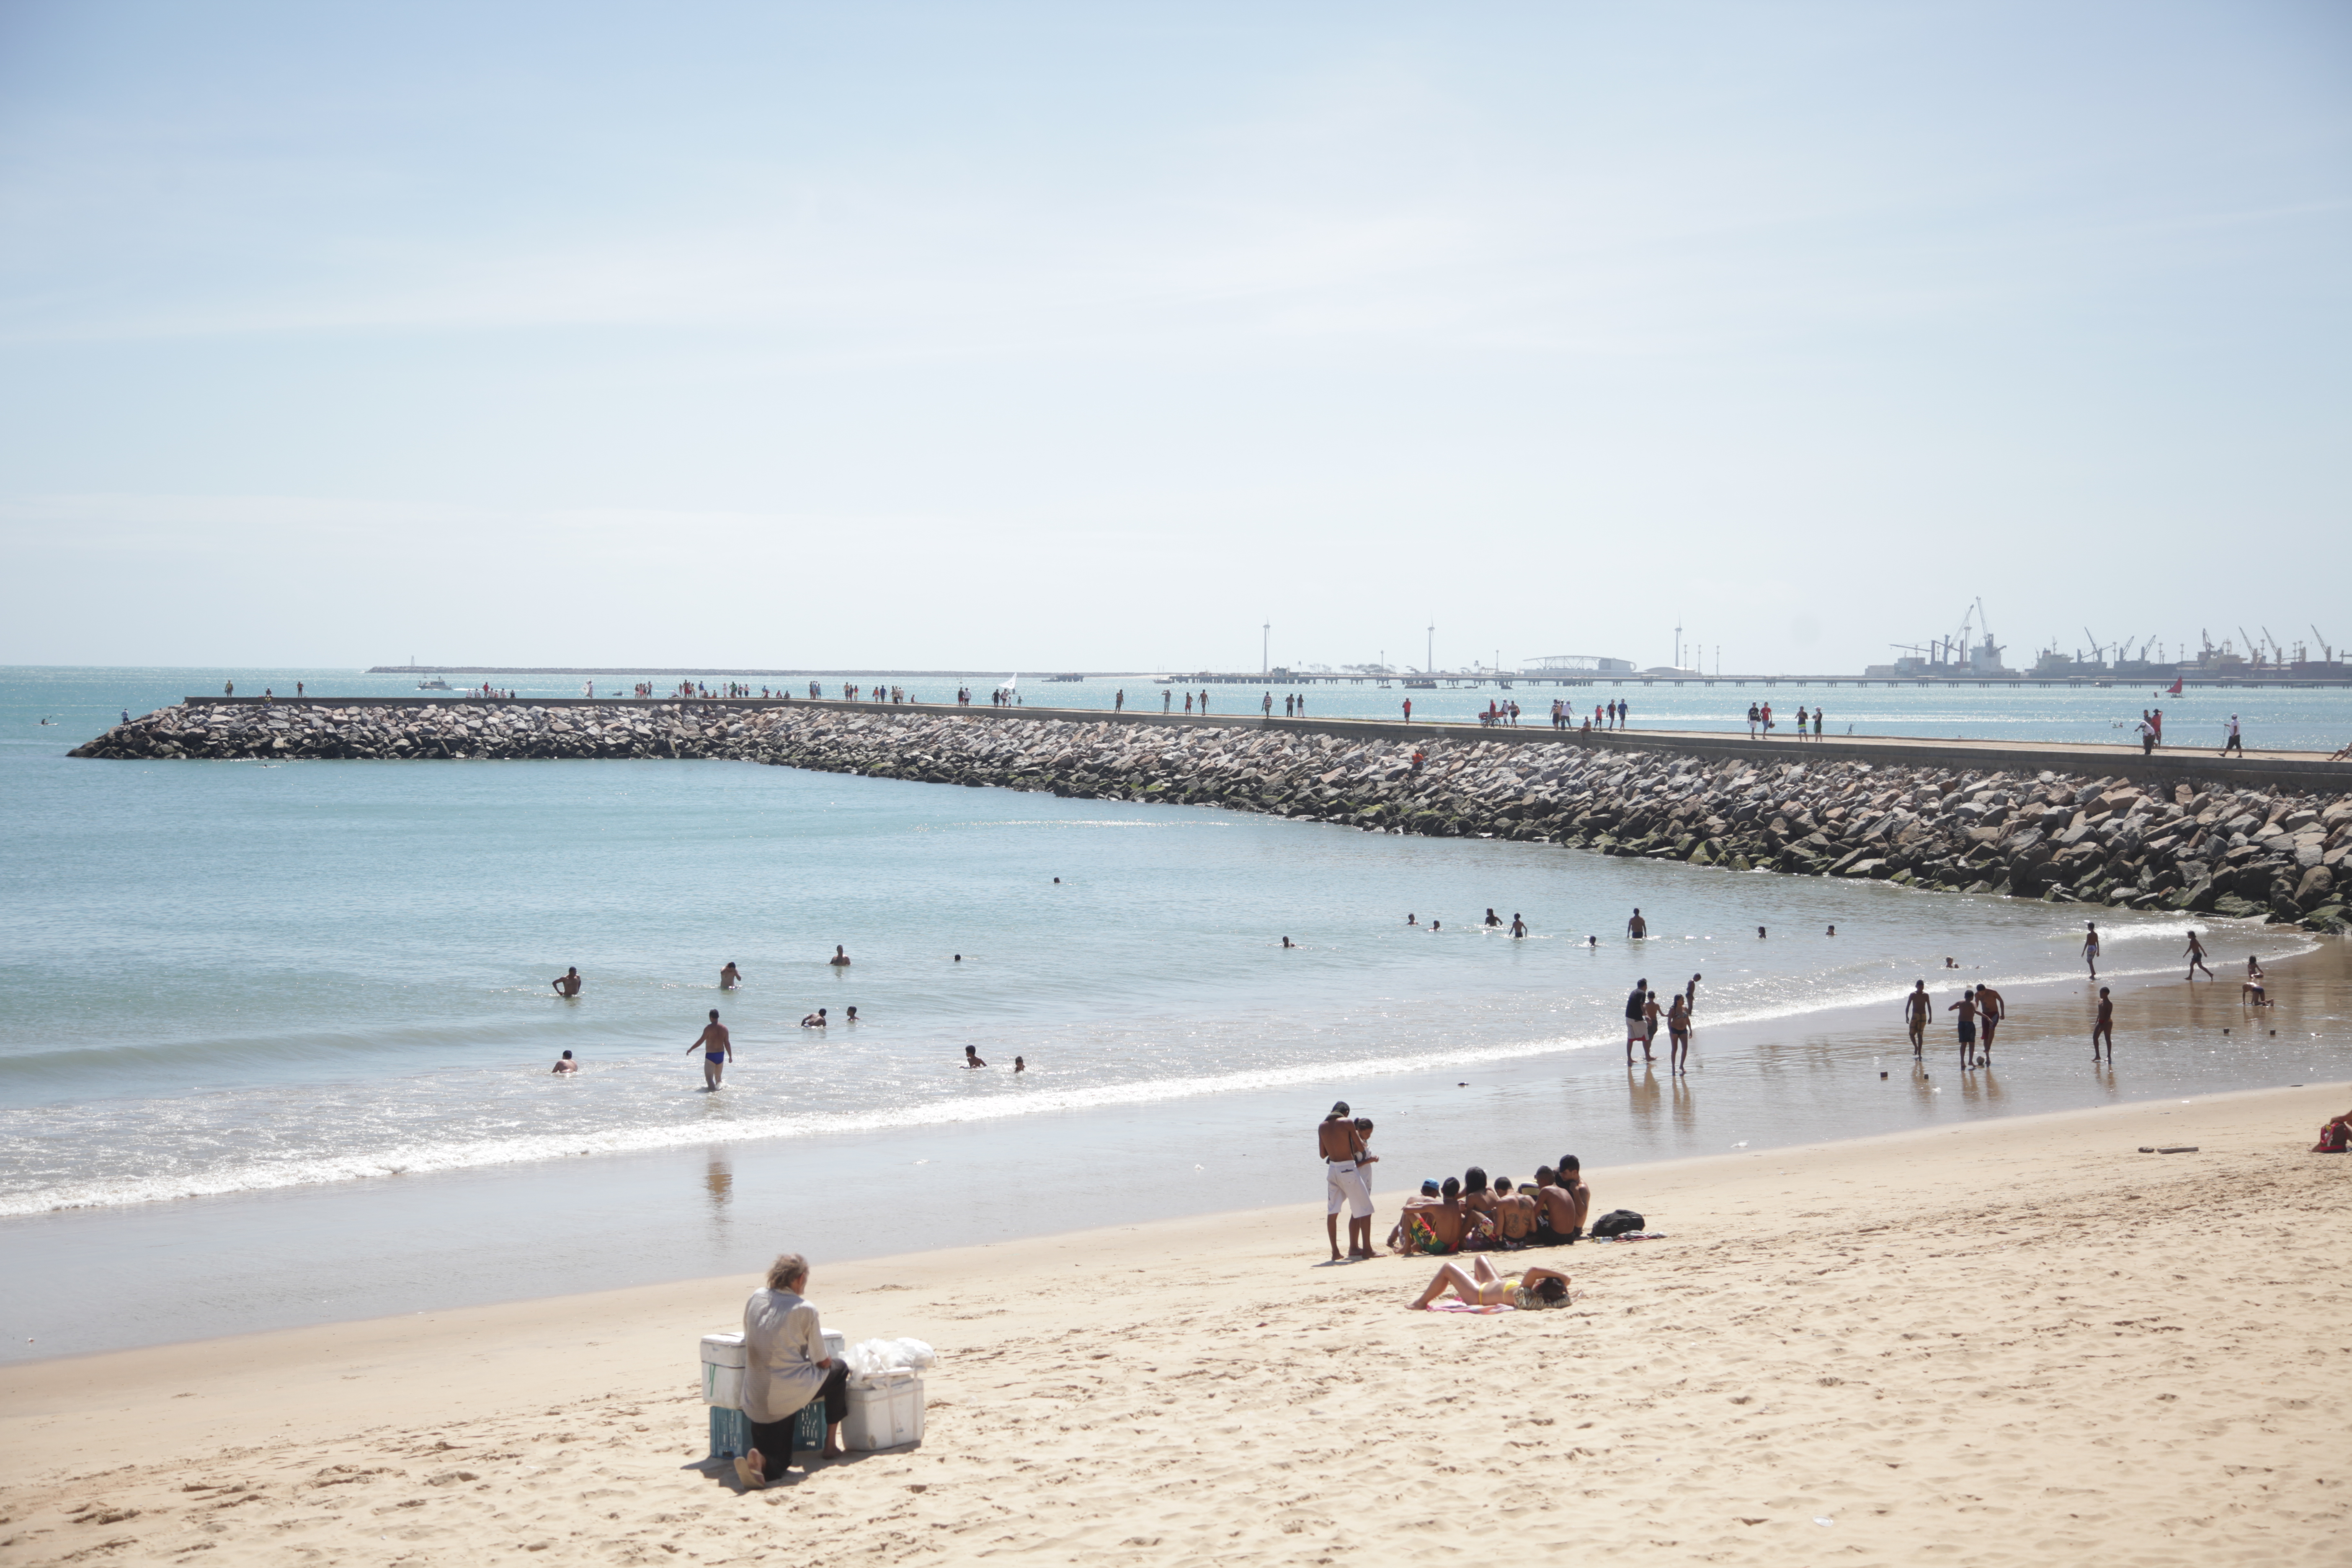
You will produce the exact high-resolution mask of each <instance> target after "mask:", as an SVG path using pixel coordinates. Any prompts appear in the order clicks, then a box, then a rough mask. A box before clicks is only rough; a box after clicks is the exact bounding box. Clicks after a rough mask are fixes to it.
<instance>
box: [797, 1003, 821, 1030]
mask: <svg viewBox="0 0 2352 1568" xmlns="http://www.w3.org/2000/svg"><path fill="white" fill-rule="evenodd" d="M801 1027H802V1028H803V1029H822V1028H824V1008H822V1007H819V1008H818V1009H817V1010H816V1011H815V1012H814V1013H811V1014H810V1015H809V1016H807V1017H805V1018H803V1019H802V1020H801Z"/></svg>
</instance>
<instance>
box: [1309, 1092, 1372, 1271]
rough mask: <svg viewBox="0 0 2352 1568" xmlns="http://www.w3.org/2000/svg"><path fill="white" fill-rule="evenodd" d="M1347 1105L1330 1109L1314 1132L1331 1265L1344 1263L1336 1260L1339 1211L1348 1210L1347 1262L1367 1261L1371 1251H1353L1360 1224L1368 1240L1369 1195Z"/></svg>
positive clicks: (1360, 1145)
mask: <svg viewBox="0 0 2352 1568" xmlns="http://www.w3.org/2000/svg"><path fill="white" fill-rule="evenodd" d="M1350 1114H1351V1113H1350V1112H1349V1110H1348V1102H1347V1101H1346V1100H1340V1101H1339V1102H1338V1103H1337V1104H1335V1105H1333V1106H1332V1107H1331V1114H1330V1115H1328V1116H1326V1117H1325V1118H1324V1119H1323V1120H1322V1121H1321V1122H1320V1123H1319V1124H1318V1126H1317V1127H1316V1129H1315V1148H1316V1152H1318V1153H1319V1154H1321V1155H1322V1157H1323V1185H1324V1192H1325V1196H1326V1198H1327V1199H1328V1203H1329V1206H1328V1208H1327V1209H1326V1211H1325V1213H1324V1216H1323V1229H1324V1231H1325V1233H1326V1235H1327V1236H1328V1239H1329V1240H1330V1243H1331V1261H1332V1262H1334V1263H1339V1262H1344V1261H1346V1259H1343V1258H1341V1257H1340V1256H1339V1207H1340V1205H1342V1204H1344V1205H1347V1209H1348V1258H1370V1256H1371V1255H1372V1254H1371V1248H1370V1247H1365V1248H1364V1249H1363V1250H1362V1251H1358V1250H1357V1249H1356V1226H1357V1224H1358V1222H1359V1221H1360V1222H1361V1223H1362V1224H1363V1226H1364V1229H1365V1232H1366V1234H1367V1235H1368V1236H1369V1235H1370V1230H1371V1223H1372V1199H1371V1194H1369V1193H1367V1192H1366V1191H1365V1190H1364V1178H1363V1174H1362V1173H1361V1171H1360V1170H1359V1168H1358V1166H1357V1161H1358V1160H1359V1159H1360V1157H1361V1156H1362V1154H1363V1152H1364V1141H1363V1138H1362V1136H1361V1135H1360V1134H1359V1133H1358V1132H1357V1131H1356V1124H1355V1122H1354V1121H1351V1120H1350V1119H1349V1118H1350Z"/></svg>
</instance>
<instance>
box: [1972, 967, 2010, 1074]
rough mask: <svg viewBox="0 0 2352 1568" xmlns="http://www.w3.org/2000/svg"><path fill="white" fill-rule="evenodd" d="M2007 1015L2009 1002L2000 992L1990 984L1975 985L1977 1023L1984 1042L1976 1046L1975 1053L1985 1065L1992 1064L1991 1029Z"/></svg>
mask: <svg viewBox="0 0 2352 1568" xmlns="http://www.w3.org/2000/svg"><path fill="white" fill-rule="evenodd" d="M2008 1016H2009V1004H2008V1002H2007V1001H2005V1000H2003V998H2002V996H2001V994H2000V992H1998V991H1996V990H1994V989H1993V988H1992V987H1991V986H1990V985H1979V986H1978V987H1977V1023H1978V1025H1979V1027H1980V1028H1981V1030H1982V1032H1983V1035H1984V1042H1983V1044H1982V1045H1981V1046H1980V1047H1979V1048H1978V1051H1977V1055H1978V1057H1979V1058H1980V1059H1982V1061H1983V1062H1984V1065H1985V1066H1987V1067H1990V1066H1992V1037H1993V1031H1994V1030H1996V1029H1998V1028H2000V1021H2001V1020H2002V1019H2003V1018H2006V1017H2008Z"/></svg>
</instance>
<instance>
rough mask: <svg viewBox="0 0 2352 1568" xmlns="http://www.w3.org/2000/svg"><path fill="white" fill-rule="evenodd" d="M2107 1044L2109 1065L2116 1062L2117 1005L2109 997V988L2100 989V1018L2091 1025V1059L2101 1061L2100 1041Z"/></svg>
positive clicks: (2102, 987)
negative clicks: (2102, 1040) (2103, 1040)
mask: <svg viewBox="0 0 2352 1568" xmlns="http://www.w3.org/2000/svg"><path fill="white" fill-rule="evenodd" d="M2101 1039H2105V1041H2106V1042H2107V1065H2108V1066H2110V1067H2113V1066H2114V1065H2115V1060H2116V1005H2115V1002H2114V1001H2113V1000H2112V999H2111V998H2110V997H2109V996H2108V995H2107V988H2106V987H2105V986H2104V985H2102V986H2100V987H2099V1016H2098V1017H2097V1018H2095V1020H2093V1022H2092V1024H2091V1059H2092V1060H2093V1061H2097V1060H2098V1059H2099V1041H2100V1040H2101Z"/></svg>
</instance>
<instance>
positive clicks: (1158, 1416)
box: [0, 1083, 2352, 1564]
mask: <svg viewBox="0 0 2352 1568" xmlns="http://www.w3.org/2000/svg"><path fill="white" fill-rule="evenodd" d="M2348 1104H2352V1087H2347V1086H2346V1085H2344V1084H2340V1083H2337V1084H2327V1085H2310V1086H2305V1087H2300V1088H2295V1089H2269V1090H2261V1091H2254V1092H2248V1093H2241V1094H2231V1095H2221V1096H2214V1097H2208V1098H2204V1099H2200V1100H2194V1101H2177V1102H2170V1103H2157V1104H2137V1105H2128V1106H2121V1107H2116V1108H2110V1109H2105V1110H2092V1111H2084V1112H2069V1113H2064V1114H2059V1115H2053V1116H2044V1117H2032V1118H2018V1119H2013V1120H2006V1121H1997V1122H1990V1123H1977V1124H1972V1125H1968V1126H1964V1127H1959V1128H1956V1129H1952V1130H1949V1131H1937V1132H1934V1133H1918V1134H1906V1135H1902V1136H1897V1137H1889V1138H1880V1139H1870V1140H1857V1141H1853V1142H1839V1143H1832V1144H1826V1145H1821V1146H1816V1147H1809V1148H1799V1149H1785V1150H1775V1151H1768V1152H1758V1153H1736V1154H1731V1155H1727V1156H1723V1157H1714V1158H1707V1159H1703V1160H1695V1161H1684V1162H1678V1163H1664V1164H1654V1165H1646V1166H1640V1167H1635V1168H1632V1169H1629V1170H1627V1171H1624V1172H1622V1173H1616V1172H1610V1171H1599V1172H1594V1173H1591V1176H1592V1180H1593V1184H1594V1190H1595V1197H1596V1201H1597V1205H1598V1206H1600V1207H1615V1206H1630V1207H1633V1208H1636V1209H1639V1210H1641V1211H1642V1212H1643V1213H1644V1214H1645V1215H1648V1216H1649V1217H1650V1220H1651V1223H1652V1225H1653V1226H1654V1228H1656V1229H1658V1230H1662V1231H1664V1232H1665V1233H1667V1239H1664V1240H1658V1241H1645V1242H1638V1243H1620V1244H1601V1245H1593V1244H1588V1245H1583V1246H1579V1247H1573V1248H1569V1249H1561V1250H1559V1251H1555V1252H1553V1253H1550V1254H1549V1255H1544V1256H1545V1258H1546V1260H1547V1261H1549V1262H1553V1263H1556V1264H1559V1265H1562V1266H1565V1267H1567V1268H1570V1270H1571V1271H1572V1272H1573V1273H1574V1275H1575V1276H1576V1280H1577V1288H1578V1289H1579V1290H1580V1292H1581V1295H1580V1299H1579V1300H1577V1302H1576V1303H1575V1304H1574V1306H1572V1307H1571V1308H1570V1309H1568V1310H1560V1311H1554V1312H1546V1313H1518V1314H1503V1315H1497V1316H1491V1317H1475V1316H1467V1315H1443V1314H1433V1313H1414V1312H1411V1311H1408V1310H1405V1302H1406V1301H1407V1300H1408V1299H1409V1298H1410V1296H1411V1295H1412V1291H1413V1289H1415V1288H1416V1287H1418V1286H1419V1285H1420V1284H1421V1283H1422V1282H1423V1281H1424V1280H1425V1279H1427V1278H1428V1276H1429V1274H1430V1273H1431V1272H1432V1270H1433V1264H1432V1263H1431V1262H1429V1261H1427V1260H1421V1259H1413V1260H1408V1259H1402V1258H1383V1259H1381V1260H1378V1261H1374V1262H1370V1263H1364V1264H1355V1265H1348V1266H1342V1267H1337V1268H1333V1267H1328V1266H1318V1259H1320V1258H1322V1257H1323V1256H1324V1251H1323V1247H1322V1236H1321V1233H1322V1224H1321V1215H1320V1214H1319V1213H1318V1212H1317V1210H1316V1209H1315V1208H1314V1207H1312V1206H1299V1205H1292V1206H1285V1207H1282V1208H1276V1209H1268V1210H1263V1211H1258V1212H1254V1213H1247V1214H1238V1215H1216V1216H1211V1217H1207V1218H1197V1219H1189V1220H1182V1221H1176V1222H1167V1223H1160V1224H1154V1225H1150V1226H1132V1227H1122V1228H1117V1229H1111V1230H1104V1231H1096V1232H1087V1233H1079V1234H1073V1235H1065V1236H1057V1237H1046V1238H1044V1239H1039V1240H1033V1241H1024V1242H1016V1243H1007V1244H1003V1245H998V1246H992V1247H976V1248H970V1249H963V1250H947V1251H937V1252H930V1253H925V1254H919V1255H916V1256H910V1257H903V1258H882V1259H875V1260H869V1261H866V1262H860V1263H855V1264H845V1265H842V1266H839V1267H834V1268H828V1267H826V1266H825V1265H824V1263H823V1262H822V1260H820V1261H819V1262H818V1266H817V1274H816V1277H815V1279H814V1283H813V1287H812V1289H811V1296H812V1298H813V1299H814V1300H816V1301H817V1302H818V1303H819V1304H820V1306H821V1307H822V1308H823V1309H824V1311H825V1319H826V1322H827V1324H828V1326H830V1327H833V1328H835V1329H838V1330H841V1331H845V1332H846V1333H847V1334H848V1335H849V1336H850V1338H851V1339H852V1340H853V1341H855V1340H856V1339H860V1338H865V1337H868V1336H872V1335H884V1334H887V1335H900V1334H912V1335H916V1336H919V1337H921V1338H924V1339H927V1340H929V1341H930V1342H932V1343H934V1344H935V1345H936V1346H937V1347H938V1348H939V1349H940V1352H941V1356H942V1363H941V1364H940V1366H939V1367H938V1368H937V1369H935V1370H934V1371H933V1372H932V1373H931V1374H930V1376H929V1385H928V1392H929V1431H928V1434H927V1436H926V1439H925V1441H924V1442H923V1443H922V1445H921V1446H920V1447H915V1448H908V1449H902V1450H895V1451H886V1452H881V1453H876V1454H870V1455H866V1456H860V1457H856V1458H851V1459H849V1460H846V1461H841V1462H835V1463H830V1464H825V1463H820V1464H817V1465H816V1466H815V1467H814V1470H813V1471H812V1472H811V1473H808V1474H805V1475H803V1474H802V1473H801V1472H800V1471H799V1470H795V1471H793V1474H792V1478H791V1479H789V1481H788V1482H787V1483H785V1484H782V1485H780V1486H777V1487H774V1488H772V1489H769V1490H768V1491H766V1492H764V1493H755V1494H743V1493H740V1492H739V1491H738V1490H737V1489H736V1487H735V1485H734V1482H733V1480H732V1478H731V1475H729V1474H727V1473H725V1468H724V1467H720V1466H709V1467H705V1466H702V1465H700V1464H699V1463H698V1461H699V1460H700V1459H701V1458H702V1456H703V1452H704V1447H705V1445H704V1440H703V1439H704V1412H703V1408H702V1406H701V1405H699V1403H698V1399H697V1393H696V1388H695V1384H694V1381H693V1380H694V1376H695V1372H696V1349H695V1343H696V1339H697V1336H698V1335H699V1334H700V1333H702V1332H704V1331H709V1330H713V1329H719V1328H724V1327H729V1326H731V1325H732V1324H734V1323H735V1322H736V1321H737V1320H738V1318H739V1316H740V1302H741V1299H742V1296H743V1294H744V1292H745V1290H746V1289H747V1288H748V1286H749V1283H750V1282H749V1281H747V1280H743V1279H709V1280H699V1281H694V1282H688V1283H682V1284H675V1285H668V1286H663V1287H658V1288H652V1289H633V1290H626V1291H616V1292H610V1293H604V1294H597V1295H589V1296H575V1297H570V1298H564V1299H558V1300H539V1301H527V1302H520V1303H512V1304H508V1305H503V1306H497V1307H489V1308H482V1309H475V1310H464V1311H456V1312H442V1313H434V1314H419V1315H416V1316H413V1317H407V1318H399V1319H389V1320H382V1321H371V1322H361V1323H352V1324H345V1325H339V1326H330V1327H323V1328H317V1329H309V1330H301V1331H288V1332H280V1333H272V1334H267V1335H256V1336H251V1337H247V1338H241V1339H230V1340H221V1341H213V1342H203V1343H197V1344H192V1345H181V1346H172V1347H165V1348H159V1349H152V1350H141V1351H134V1352H121V1353H116V1354H110V1355H103V1356H94V1357H87V1358H80V1359H73V1360H65V1361H58V1362H47V1363H32V1364H28V1365H23V1366H18V1367H14V1368H11V1369H9V1370H8V1371H7V1372H6V1373H5V1389H6V1397H5V1415H0V1455H5V1473H6V1475H7V1476H8V1478H9V1483H8V1485H7V1486H6V1487H5V1489H0V1512H5V1526H0V1530H4V1531H5V1535H0V1554H5V1561H7V1562H10V1563H63V1562H92V1561H99V1562H104V1561H115V1562H163V1561H199V1560H201V1561H204V1562H206V1563H247V1562H251V1563H321V1562H325V1563H456V1562H468V1563H472V1562H499V1561H509V1560H512V1561H518V1562H520V1561H533V1562H539V1563H548V1562H573V1561H580V1562H588V1561H593V1562H612V1563H658V1562H664V1561H693V1562H701V1563H725V1562H770V1563H866V1562H874V1563H881V1562H904V1561H908V1560H910V1559H913V1560H924V1561H942V1562H948V1561H961V1560H965V1559H971V1558H978V1557H982V1556H999V1555H1001V1556H1017V1557H1034V1558H1037V1559H1039V1560H1045V1561H1054V1562H1071V1563H1094V1562H1114V1561H1115V1562H1121V1563H1134V1562H1142V1563H1192V1562H1202V1563H1205V1562H1210V1561H1216V1562H1221V1563H1294V1562H1297V1563H1309V1562H1328V1561H1330V1560H1332V1559H1333V1558H1335V1557H1336V1556H1338V1555H1339V1554H1340V1553H1341V1552H1348V1553H1349V1554H1351V1555H1354V1556H1357V1557H1359V1558H1369V1559H1370V1560H1372V1561H1381V1562H1402V1561H1404V1560H1406V1559H1408V1558H1414V1557H1420V1556H1422V1555H1423V1554H1425V1553H1426V1552H1431V1551H1433V1550H1447V1549H1454V1548H1459V1547H1460V1546H1462V1545H1465V1544H1467V1543H1470V1542H1478V1543H1480V1545H1481V1546H1482V1548H1483V1549H1484V1550H1485V1551H1486V1552H1489V1553H1503V1554H1507V1553H1511V1552H1521V1551H1527V1550H1537V1551H1542V1552H1559V1551H1563V1550H1572V1551H1575V1552H1578V1553H1580V1555H1582V1556H1585V1557H1588V1558H1601V1559H1617V1558H1623V1557H1633V1556H1642V1557H1645V1558H1650V1559H1653V1560H1654V1559H1656V1558H1657V1557H1658V1555H1659V1553H1660V1552H1664V1553H1666V1554H1667V1560H1670V1561H1698V1560H1706V1561H1709V1562H1736V1563H1749V1562H1752V1563H1790V1562H1816V1561H1824V1560H1830V1559H1832V1558H1834V1559H1836V1560H1840V1561H1846V1560H1851V1561H1854V1562H1858V1563H1876V1562H1886V1563H1896V1562H1911V1561H1917V1560H1919V1559H1920V1558H1921V1557H1922V1556H1927V1557H1929V1558H1931V1559H1933V1560H1936V1561H1947V1562H1955V1563H2060V1562H2090V1561H2102V1562H2116V1563H2152V1564H2161V1563H2207V1564H2210V1563H2280V1562H2290V1561H2295V1562H2339V1561H2344V1560H2346V1557H2347V1541H2348V1540H2352V1537H2347V1530H2352V1464H2347V1452H2352V1450H2347V1447H2346V1445H2345V1444H2344V1442H2343V1438H2342V1420H2341V1415H2340V1412H2339V1410H2338V1409H2337V1405H2338V1403H2339V1402H2338V1400H2337V1399H2336V1396H2335V1391H2336V1390H2337V1389H2339V1388H2340V1387H2341V1385H2342V1383H2343V1380H2344V1378H2345V1376H2346V1374H2347V1372H2352V1334H2347V1328H2346V1322H2347V1316H2346V1312H2345V1303H2346V1289H2345V1274H2344V1253H2343V1244H2344V1237H2345V1236H2346V1235H2347V1227H2346V1224H2345V1221H2346V1218H2347V1211H2352V1162H2347V1160H2345V1159H2343V1158H2330V1157H2327V1156H2322V1155H2313V1154H2307V1153H2305V1149H2306V1148H2307V1146H2308V1145H2309V1144H2310V1142H2311V1141H2312V1139H2313V1137H2314V1135H2315V1130H2316V1128H2317V1126H2318V1124H2319V1122H2320V1121H2322V1120H2323V1118H2324V1116H2326V1114H2329V1113H2332V1112H2334V1111H2338V1110H2344V1109H2346V1107H2347V1105H2348ZM1303 1143H1304V1137H1303V1135H1302V1145H1303ZM2179 1144H2194V1145H2196V1148H2197V1152H2194V1153H2179V1154H2158V1153H2143V1152H2139V1149H2140V1147H2141V1146H2142V1145H2160V1146H2171V1145H2179ZM1385 1223H1386V1221H1385V1220H1383V1221H1382V1224H1383V1225H1385ZM787 1239H788V1238H779V1240H780V1242H782V1241H784V1240H787ZM125 1310H159V1308H158V1304H156V1303H144V1304H142V1303H136V1302H126V1303H125ZM198 1554H202V1555H201V1556H199V1555H198Z"/></svg>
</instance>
